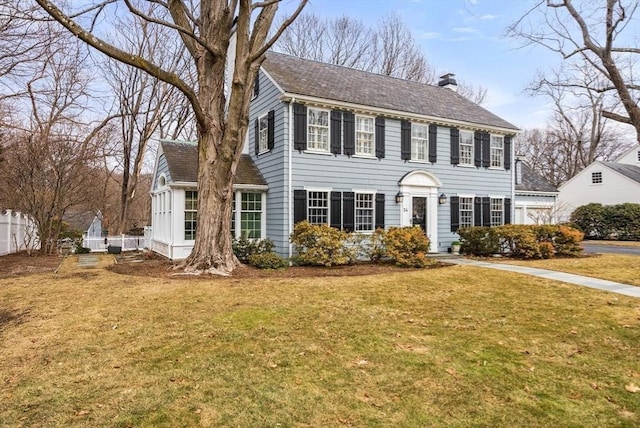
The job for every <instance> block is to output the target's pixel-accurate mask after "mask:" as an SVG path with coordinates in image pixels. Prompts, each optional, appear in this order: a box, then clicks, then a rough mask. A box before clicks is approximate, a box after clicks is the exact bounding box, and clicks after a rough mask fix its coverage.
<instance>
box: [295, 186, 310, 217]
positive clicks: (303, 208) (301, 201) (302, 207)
mask: <svg viewBox="0 0 640 428" xmlns="http://www.w3.org/2000/svg"><path fill="white" fill-rule="evenodd" d="M306 219H307V191H306V190H294V191H293V224H296V223H299V222H301V221H304V220H306Z"/></svg>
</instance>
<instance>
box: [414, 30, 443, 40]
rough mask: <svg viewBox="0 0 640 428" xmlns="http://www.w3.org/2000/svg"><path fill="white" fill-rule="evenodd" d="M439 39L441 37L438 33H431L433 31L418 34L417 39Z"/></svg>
mask: <svg viewBox="0 0 640 428" xmlns="http://www.w3.org/2000/svg"><path fill="white" fill-rule="evenodd" d="M440 37H441V35H440V33H437V32H433V31H425V32H422V33H418V39H424V40H432V39H439V38H440Z"/></svg>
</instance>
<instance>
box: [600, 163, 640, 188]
mask: <svg viewBox="0 0 640 428" xmlns="http://www.w3.org/2000/svg"><path fill="white" fill-rule="evenodd" d="M602 163H603V164H605V165H606V166H607V167H609V168H611V169H612V170H614V171H616V172H617V173H619V174H622V175H624V176H625V177H627V178H630V179H632V180H633V181H635V182H636V183H640V166H636V165H627V164H623V163H615V162H602Z"/></svg>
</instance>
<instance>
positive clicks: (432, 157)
mask: <svg viewBox="0 0 640 428" xmlns="http://www.w3.org/2000/svg"><path fill="white" fill-rule="evenodd" d="M437 160H438V127H437V126H436V125H434V124H431V125H429V162H431V163H436V161H437Z"/></svg>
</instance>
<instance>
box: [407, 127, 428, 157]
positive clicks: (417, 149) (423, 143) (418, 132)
mask: <svg viewBox="0 0 640 428" xmlns="http://www.w3.org/2000/svg"><path fill="white" fill-rule="evenodd" d="M428 156H429V126H427V125H420V124H416V123H413V124H411V160H417V161H426V160H428V159H429V158H428Z"/></svg>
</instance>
